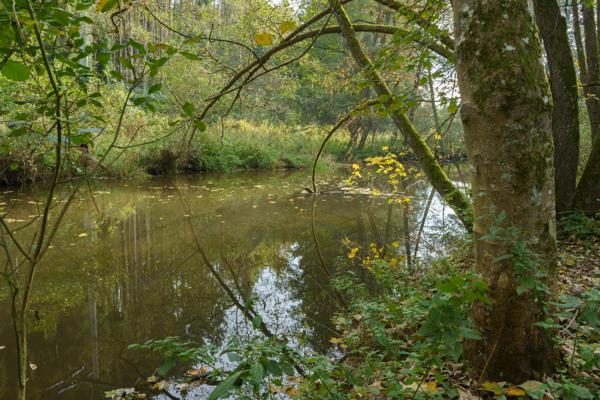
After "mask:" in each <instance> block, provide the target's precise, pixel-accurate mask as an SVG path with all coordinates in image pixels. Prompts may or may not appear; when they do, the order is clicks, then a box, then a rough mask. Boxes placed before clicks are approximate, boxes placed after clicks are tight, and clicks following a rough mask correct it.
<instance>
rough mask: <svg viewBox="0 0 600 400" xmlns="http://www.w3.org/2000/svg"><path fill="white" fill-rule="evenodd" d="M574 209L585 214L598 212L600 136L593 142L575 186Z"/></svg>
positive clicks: (599, 203)
mask: <svg viewBox="0 0 600 400" xmlns="http://www.w3.org/2000/svg"><path fill="white" fill-rule="evenodd" d="M575 207H576V208H577V209H578V210H582V211H586V212H600V136H598V137H596V140H594V143H593V145H592V151H591V152H590V156H589V157H588V160H587V163H586V165H585V168H584V170H583V174H582V175H581V178H580V179H579V183H578V184H577V194H576V195H575Z"/></svg>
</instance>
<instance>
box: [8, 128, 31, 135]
mask: <svg viewBox="0 0 600 400" xmlns="http://www.w3.org/2000/svg"><path fill="white" fill-rule="evenodd" d="M26 133H27V128H26V127H25V126H21V127H19V128H16V129H13V130H12V131H10V133H9V134H8V136H9V137H18V136H23V135H25V134H26Z"/></svg>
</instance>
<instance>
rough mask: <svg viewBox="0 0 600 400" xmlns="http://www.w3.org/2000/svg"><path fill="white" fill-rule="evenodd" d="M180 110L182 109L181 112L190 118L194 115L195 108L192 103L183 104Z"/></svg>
mask: <svg viewBox="0 0 600 400" xmlns="http://www.w3.org/2000/svg"><path fill="white" fill-rule="evenodd" d="M181 108H182V109H183V112H184V113H185V115H188V116H190V117H191V116H192V115H194V110H195V107H194V105H193V104H192V103H190V102H185V103H184V104H183V106H182V107H181Z"/></svg>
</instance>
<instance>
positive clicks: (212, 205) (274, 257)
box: [0, 166, 467, 400]
mask: <svg viewBox="0 0 600 400" xmlns="http://www.w3.org/2000/svg"><path fill="white" fill-rule="evenodd" d="M449 172H450V174H451V176H453V178H454V179H455V181H457V182H461V181H462V179H463V178H462V176H463V175H467V173H466V172H465V171H462V170H461V168H460V167H459V168H458V169H457V168H455V167H454V166H452V167H451V168H450V171H449ZM328 179H329V182H328V184H329V185H330V186H334V185H339V184H340V183H341V181H342V179H343V176H342V175H336V176H332V177H330V178H328ZM308 180H309V177H308V174H307V173H306V172H285V173H284V172H272V173H264V172H261V173H258V172H255V173H254V172H252V173H236V174H231V175H223V176H179V177H173V178H160V179H151V180H143V181H121V182H102V181H99V182H95V183H93V184H92V186H91V191H92V192H93V193H94V198H95V205H94V202H91V201H90V198H89V194H87V193H80V194H79V197H78V198H77V199H76V201H75V202H74V203H73V205H72V206H71V209H70V210H69V213H68V214H67V216H66V219H65V220H64V222H63V224H62V226H61V230H60V232H58V234H57V236H56V238H55V240H54V242H53V246H52V248H51V249H49V251H48V253H47V254H46V256H45V258H44V260H43V265H41V266H40V269H39V271H38V275H37V276H36V283H35V287H34V293H33V297H32V300H31V307H30V309H31V315H29V316H28V318H29V320H30V321H31V322H30V324H29V327H30V328H29V329H30V332H29V360H30V361H31V363H33V364H34V365H33V366H34V367H35V369H33V368H31V370H30V380H29V382H28V385H29V389H28V390H29V398H31V399H49V400H52V399H65V400H71V399H101V398H103V394H104V392H105V391H107V390H111V389H114V388H116V387H128V386H132V385H133V384H134V382H135V381H136V380H137V379H138V378H140V377H142V378H143V377H146V376H148V375H149V374H151V373H152V371H153V369H154V367H156V366H157V365H158V363H159V361H160V360H159V359H157V358H156V357H155V356H153V355H151V354H144V353H142V352H133V351H130V350H128V349H127V346H128V345H129V344H131V343H141V342H144V341H146V340H148V339H151V338H162V337H165V336H181V337H182V338H184V339H188V340H192V341H195V342H197V343H208V342H211V343H223V342H226V341H227V340H230V339H232V338H234V337H237V336H247V335H249V334H250V331H251V328H250V327H249V326H248V324H247V323H245V322H244V317H243V315H242V314H241V312H240V311H239V310H238V309H237V308H236V307H234V306H233V304H232V302H231V301H230V299H229V298H228V297H227V296H225V295H224V293H223V291H222V288H221V287H220V286H219V284H218V283H217V281H216V280H215V279H214V277H213V276H211V274H210V272H209V271H208V270H207V269H206V266H205V265H203V262H202V260H201V257H200V256H199V254H198V251H197V249H196V247H195V245H194V237H193V234H192V230H191V229H190V228H191V227H193V229H194V232H195V234H196V235H197V239H198V241H199V242H201V244H202V248H203V250H204V251H205V253H206V256H207V258H208V259H209V260H210V262H211V263H212V264H213V266H214V267H215V269H216V270H217V271H218V272H219V274H222V276H223V278H224V280H225V281H226V282H227V283H228V284H229V285H231V286H232V287H233V288H235V290H236V291H239V292H241V293H243V295H244V297H245V298H250V297H252V298H253V299H254V302H253V304H254V306H255V307H256V309H257V311H258V312H259V313H260V314H261V315H262V316H263V318H264V320H265V323H266V325H267V326H268V327H269V329H270V330H271V331H272V332H274V333H277V334H282V333H285V334H286V335H288V337H290V338H294V339H293V340H292V343H293V344H295V345H296V346H297V347H300V343H302V346H303V347H304V348H306V349H314V350H320V351H326V350H327V349H328V344H329V339H330V337H331V336H332V335H334V331H333V327H332V326H331V324H330V320H331V317H332V316H333V314H334V313H335V312H336V310H337V307H338V305H339V304H340V303H341V302H343V299H341V297H340V296H339V294H338V293H336V292H335V290H333V289H332V287H331V285H330V279H331V276H335V275H336V274H339V273H340V272H343V268H342V267H340V265H342V264H341V263H340V262H339V259H340V258H343V257H345V256H346V254H347V252H348V249H347V248H346V247H345V246H344V245H343V244H342V241H343V239H344V238H348V239H350V240H351V241H353V242H355V243H358V244H360V245H362V246H365V247H367V246H368V245H369V244H370V243H377V244H381V243H386V242H390V241H399V242H400V243H402V244H403V245H402V246H400V247H399V248H398V251H399V252H401V253H402V252H404V253H405V254H406V253H408V254H410V257H411V260H414V259H415V258H419V259H421V260H423V259H427V258H430V257H435V256H437V255H440V254H442V252H443V249H444V244H445V243H446V240H447V239H448V236H449V235H450V236H451V235H457V234H461V232H462V231H461V228H460V226H459V224H458V222H457V220H456V218H454V216H453V214H452V212H451V210H450V209H449V208H447V207H446V206H445V205H444V204H443V203H442V202H441V201H440V199H439V197H438V196H437V195H435V196H431V197H430V196H429V194H430V188H429V186H428V185H427V184H425V183H424V182H416V183H413V184H411V185H409V186H408V188H407V194H409V195H410V196H413V201H412V202H411V204H410V206H409V207H403V206H399V205H390V204H388V203H387V201H386V200H385V199H373V198H368V197H367V196H364V195H351V194H348V193H344V192H343V191H338V192H331V193H328V194H324V195H321V196H319V197H318V198H316V199H315V198H313V197H311V196H308V195H306V194H305V193H303V192H302V191H301V188H303V187H304V186H306V183H307V182H308ZM324 184H325V183H324V182H323V183H322V185H324ZM463 187H464V186H463ZM43 194H44V192H43V191H37V190H34V189H29V190H24V191H21V192H11V191H10V190H5V191H4V192H0V212H1V213H5V212H8V214H6V215H5V218H6V220H7V221H8V223H9V224H11V225H10V226H11V228H13V229H14V228H16V227H18V226H21V225H23V224H26V222H27V221H28V220H30V219H31V218H34V217H35V215H36V214H37V213H38V204H36V203H37V201H39V200H40V199H42V196H43ZM96 206H97V208H98V209H96ZM426 210H427V211H426ZM425 213H426V214H427V218H425V219H423V216H424V214H425ZM420 231H421V232H422V234H419V232H420ZM29 234H30V233H29ZM18 235H19V237H20V238H22V239H23V240H24V241H26V240H27V238H28V237H27V235H28V230H27V228H25V229H22V230H20V231H19V232H18ZM417 237H419V239H417ZM417 242H418V243H419V244H418V246H415V245H416V243H417ZM416 247H418V250H416ZM413 252H414V253H413ZM411 253H412V254H411ZM14 254H15V256H14V257H15V259H18V254H17V253H16V252H15V253H14ZM3 257H4V256H3ZM17 261H18V260H17ZM3 264H4V263H2V264H1V265H3ZM356 273H357V274H361V276H363V277H364V279H365V280H366V281H369V276H368V272H367V271H366V270H364V269H361V268H357V271H356ZM10 320H11V314H10V306H9V301H8V293H7V290H6V288H5V287H3V286H0V321H1V322H0V349H1V348H2V346H4V347H5V348H4V349H3V350H0V398H1V399H5V398H6V399H11V398H14V397H15V393H16V388H15V386H16V385H13V384H11V382H16V373H17V372H16V371H15V369H14V365H15V364H16V354H15V353H16V352H15V351H14V333H13V331H12V327H11V323H10Z"/></svg>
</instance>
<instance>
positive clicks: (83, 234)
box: [77, 232, 88, 238]
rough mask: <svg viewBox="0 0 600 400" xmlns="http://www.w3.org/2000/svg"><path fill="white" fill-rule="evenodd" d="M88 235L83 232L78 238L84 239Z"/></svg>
mask: <svg viewBox="0 0 600 400" xmlns="http://www.w3.org/2000/svg"><path fill="white" fill-rule="evenodd" d="M87 235H88V234H87V233H85V232H83V233H80V234H79V235H77V237H80V238H84V237H87Z"/></svg>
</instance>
